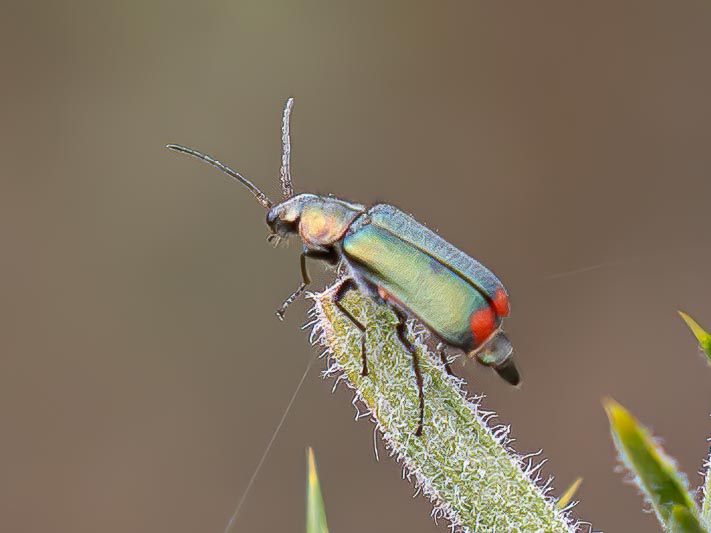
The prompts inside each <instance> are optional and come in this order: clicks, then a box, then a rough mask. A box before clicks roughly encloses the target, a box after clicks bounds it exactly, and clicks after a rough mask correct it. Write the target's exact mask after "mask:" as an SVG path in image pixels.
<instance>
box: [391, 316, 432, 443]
mask: <svg viewBox="0 0 711 533" xmlns="http://www.w3.org/2000/svg"><path fill="white" fill-rule="evenodd" d="M392 309H393V311H394V312H395V314H396V315H397V318H398V323H397V326H395V331H396V332H397V337H398V339H400V342H401V343H402V345H403V346H404V347H405V348H406V349H407V351H408V352H410V355H411V356H412V370H413V371H414V372H415V381H416V382H417V397H418V400H419V404H420V405H419V409H420V418H419V421H418V424H417V429H416V430H415V436H417V437H420V436H421V435H422V426H423V425H424V422H425V391H424V386H423V383H422V372H420V358H419V355H418V354H417V350H416V349H415V347H414V346H413V345H412V343H411V342H410V339H408V338H407V316H406V315H405V313H403V312H402V311H400V310H399V309H398V308H396V307H393V308H392Z"/></svg>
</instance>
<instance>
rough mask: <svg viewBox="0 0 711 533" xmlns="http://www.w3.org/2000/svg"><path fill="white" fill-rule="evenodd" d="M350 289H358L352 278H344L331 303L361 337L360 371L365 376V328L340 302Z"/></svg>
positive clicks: (366, 368) (366, 371)
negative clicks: (361, 365) (357, 330)
mask: <svg viewBox="0 0 711 533" xmlns="http://www.w3.org/2000/svg"><path fill="white" fill-rule="evenodd" d="M350 289H358V287H357V285H356V283H355V281H354V280H353V278H346V279H344V280H343V281H342V282H341V284H340V285H339V286H338V289H336V294H335V295H334V297H333V303H335V304H336V307H338V309H339V310H340V311H341V313H343V314H344V315H346V318H348V320H350V321H351V322H352V323H353V325H354V326H355V327H357V328H358V329H359V330H360V333H361V336H360V357H361V360H362V361H363V368H362V369H361V371H360V375H361V376H367V375H368V358H367V356H366V354H365V335H366V329H365V326H364V325H363V324H362V323H361V322H360V321H359V320H358V319H357V318H356V317H354V316H353V313H351V312H350V311H349V310H348V309H346V308H345V307H343V304H342V303H341V300H343V297H344V296H345V295H346V293H347V292H348V291H349V290H350Z"/></svg>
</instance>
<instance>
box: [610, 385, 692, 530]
mask: <svg viewBox="0 0 711 533" xmlns="http://www.w3.org/2000/svg"><path fill="white" fill-rule="evenodd" d="M604 406H605V411H606V412H607V416H608V418H609V420H610V429H611V431H612V437H613V440H614V442H615V446H616V447H617V450H618V451H619V453H620V457H621V459H622V461H623V462H624V464H625V466H626V467H627V468H628V469H629V470H630V471H631V472H632V473H633V474H634V475H635V483H636V484H637V485H638V486H639V488H640V489H641V491H642V493H643V494H644V496H645V497H646V498H647V499H648V500H649V502H650V503H651V505H652V508H653V509H654V511H655V513H656V514H657V518H658V519H659V522H660V523H661V524H662V527H664V529H665V530H666V531H678V532H679V533H681V532H694V531H699V529H693V527H692V526H690V525H689V524H692V525H694V524H695V526H698V528H701V525H700V523H699V511H698V508H697V506H696V503H695V502H694V499H693V498H692V496H691V494H689V490H688V488H687V484H686V480H685V478H684V476H683V475H682V474H681V473H680V472H679V471H678V470H677V469H676V466H675V464H674V461H673V460H672V459H671V458H670V457H669V456H667V455H666V453H665V452H664V450H662V448H661V447H660V446H659V445H658V444H656V443H655V442H654V440H653V439H652V437H651V436H650V434H649V432H648V431H647V430H646V429H645V428H644V427H643V426H642V425H640V424H639V422H637V420H635V418H634V417H633V416H632V415H631V414H630V413H629V412H628V411H627V410H626V409H625V408H624V407H622V406H621V405H620V404H619V403H617V402H616V401H614V400H612V399H606V400H605V401H604ZM677 508H678V509H677ZM675 509H676V511H675ZM672 526H673V527H675V528H676V529H672ZM695 526H694V527H695ZM684 528H686V529H684ZM701 531H703V529H701Z"/></svg>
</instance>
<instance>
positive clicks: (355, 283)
mask: <svg viewBox="0 0 711 533" xmlns="http://www.w3.org/2000/svg"><path fill="white" fill-rule="evenodd" d="M293 102H294V101H293V99H292V98H290V99H289V100H287V102H286V106H285V108H284V113H283V117H282V164H281V168H280V179H281V185H282V193H283V196H284V200H283V201H282V202H280V203H278V204H274V202H272V201H271V200H270V199H269V198H268V197H267V195H266V194H264V192H262V191H261V190H260V189H259V188H258V187H256V186H255V185H254V184H253V183H251V182H250V181H249V180H247V179H246V178H245V177H244V176H242V175H240V174H239V173H237V172H235V171H234V170H232V169H231V168H229V167H227V166H226V165H224V164H222V163H220V162H219V161H217V160H215V159H213V158H212V157H210V156H208V155H205V154H203V153H201V152H198V151H196V150H193V149H191V148H186V147H184V146H180V145H175V144H170V145H168V148H170V149H171V150H175V151H177V152H182V153H185V154H188V155H191V156H193V157H196V158H198V159H200V160H202V161H205V162H207V163H209V164H211V165H213V166H215V167H217V168H219V169H220V170H222V171H223V172H225V173H226V174H228V175H230V176H231V177H233V178H234V179H236V180H237V181H239V182H240V183H242V184H243V185H245V186H246V187H247V188H248V189H249V190H250V191H251V192H252V194H254V196H255V197H256V199H257V201H258V202H259V203H260V204H261V205H262V206H263V207H264V208H265V209H267V210H268V211H267V225H268V226H269V228H270V230H271V233H270V235H269V240H270V241H271V240H275V239H276V240H279V239H282V238H287V237H289V236H291V235H298V236H299V237H300V238H301V241H302V243H303V249H302V252H301V275H302V282H301V284H300V285H299V287H298V288H297V289H296V291H294V292H293V293H292V294H291V295H290V296H289V297H288V298H287V299H286V300H285V301H284V303H283V304H282V306H281V307H280V308H279V310H278V311H277V316H278V317H279V318H280V319H282V320H283V318H284V313H285V311H286V309H287V307H288V306H289V305H290V304H291V303H292V302H293V301H294V300H296V299H297V298H298V297H299V296H301V295H302V294H303V292H304V291H305V289H306V287H307V285H308V284H309V283H310V277H309V274H308V271H307V268H306V259H307V258H314V259H320V260H323V261H327V262H328V263H330V264H333V265H337V264H341V265H343V266H345V268H346V271H347V272H348V275H347V276H346V277H345V278H344V279H343V280H342V281H341V283H340V285H339V287H338V289H337V291H336V293H335V297H334V299H335V303H336V305H337V306H338V307H339V309H340V310H341V311H342V312H343V313H344V314H345V315H346V316H347V317H348V318H349V319H350V320H351V321H352V322H353V324H354V325H356V326H357V327H358V328H359V329H360V331H361V332H362V358H363V368H362V374H363V375H367V374H368V360H367V354H366V350H365V335H366V333H367V329H366V327H365V325H363V324H361V323H360V322H359V321H358V320H357V319H356V317H354V316H353V315H352V314H351V313H350V312H349V311H348V309H346V308H345V307H344V306H343V305H341V300H342V298H343V296H344V295H345V294H346V292H347V291H348V290H351V289H356V290H360V291H362V292H363V293H365V294H367V295H369V296H370V297H372V298H373V299H375V300H376V301H378V302H381V303H383V304H386V305H388V306H390V307H391V308H392V309H393V311H394V312H395V314H396V315H397V317H398V324H397V326H396V331H397V334H398V338H399V339H400V341H401V342H402V343H403V345H404V346H405V347H406V348H407V349H408V350H409V351H410V353H411V354H412V357H413V369H414V373H415V378H416V380H417V386H418V391H419V398H420V405H419V424H418V427H417V431H416V434H417V435H421V434H422V426H423V419H424V393H423V390H422V376H421V374H420V369H419V362H418V355H417V351H416V350H415V349H414V347H413V346H412V343H411V342H410V340H409V339H408V338H407V335H406V331H407V327H406V321H407V319H408V318H409V317H412V318H416V319H417V320H419V321H420V322H422V324H424V325H425V326H426V327H427V328H428V330H429V331H430V332H431V333H432V334H433V335H434V336H435V337H436V338H437V339H439V340H440V341H441V343H442V344H443V345H446V346H449V347H452V348H457V349H460V350H462V351H463V352H465V353H467V354H468V355H469V356H470V357H475V358H476V359H477V360H479V361H480V362H481V363H483V364H485V365H488V366H491V367H493V368H494V370H496V372H497V373H498V374H499V375H500V376H501V377H502V378H503V379H505V380H506V381H508V382H509V383H511V384H512V385H518V384H519V382H520V374H519V372H518V369H517V368H516V365H515V363H514V361H513V347H512V346H511V343H510V342H509V340H508V338H507V337H506V335H505V334H504V333H503V331H502V330H501V321H502V319H503V318H504V317H506V316H507V315H508V314H509V297H508V293H507V292H506V289H505V288H504V286H503V284H502V283H501V282H500V281H499V280H498V278H497V277H496V276H495V275H494V274H493V273H492V272H491V271H490V270H488V269H487V268H486V267H484V266H483V265H482V264H481V263H479V262H478V261H476V260H474V259H472V258H471V257H469V256H468V255H467V254H465V253H464V252H462V251H461V250H459V249H457V248H456V247H454V246H453V245H451V244H450V243H449V242H447V241H446V240H444V239H442V238H441V237H440V236H439V235H437V234H436V233H434V232H433V231H431V230H429V229H428V228H426V227H425V226H423V225H422V224H420V223H419V222H417V221H416V220H415V219H414V218H412V217H411V216H409V215H407V214H405V213H403V212H402V211H400V210H399V209H397V208H395V207H393V206H391V205H388V204H376V205H374V206H371V207H366V206H364V205H361V204H357V203H352V202H348V201H345V200H341V199H338V198H335V197H332V196H319V195H315V194H308V193H302V194H298V195H294V189H293V186H292V183H291V174H290V155H291V142H290V133H289V123H290V116H291V109H292V106H293ZM440 356H441V358H442V361H443V363H444V364H445V368H446V369H447V372H450V373H451V369H450V368H449V364H448V363H447V358H446V354H445V352H444V351H443V350H441V351H440Z"/></svg>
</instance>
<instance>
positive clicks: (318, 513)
mask: <svg viewBox="0 0 711 533" xmlns="http://www.w3.org/2000/svg"><path fill="white" fill-rule="evenodd" d="M306 456H307V459H306V460H307V462H308V473H307V477H306V533H328V524H327V523H326V507H325V506H324V504H323V496H322V495H321V485H320V483H319V481H318V472H317V471H316V460H315V459H314V451H313V449H311V447H309V449H308V452H307V454H306Z"/></svg>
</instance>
